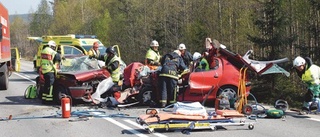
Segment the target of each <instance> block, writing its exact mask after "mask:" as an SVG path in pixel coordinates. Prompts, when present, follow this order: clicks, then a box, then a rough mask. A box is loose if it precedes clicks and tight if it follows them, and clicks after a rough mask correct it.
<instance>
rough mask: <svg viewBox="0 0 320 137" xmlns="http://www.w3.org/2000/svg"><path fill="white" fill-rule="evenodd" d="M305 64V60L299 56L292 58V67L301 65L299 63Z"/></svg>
mask: <svg viewBox="0 0 320 137" xmlns="http://www.w3.org/2000/svg"><path fill="white" fill-rule="evenodd" d="M304 64H306V60H305V59H304V58H302V57H300V56H298V57H296V58H295V59H294V60H293V66H294V67H298V66H301V65H304Z"/></svg>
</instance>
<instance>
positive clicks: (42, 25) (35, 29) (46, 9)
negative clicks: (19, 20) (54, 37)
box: [30, 0, 53, 36]
mask: <svg viewBox="0 0 320 137" xmlns="http://www.w3.org/2000/svg"><path fill="white" fill-rule="evenodd" d="M52 19H53V18H52V12H51V8H50V6H49V4H48V2H47V0H41V2H40V4H39V6H38V9H37V11H36V12H35V13H34V14H33V18H32V21H31V23H30V35H32V36H42V35H48V34H50V25H51V22H52Z"/></svg>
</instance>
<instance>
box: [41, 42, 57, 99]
mask: <svg viewBox="0 0 320 137" xmlns="http://www.w3.org/2000/svg"><path fill="white" fill-rule="evenodd" d="M55 49H56V43H55V42H54V41H53V40H50V41H49V42H48V45H47V46H46V47H45V48H44V49H43V50H42V51H41V66H40V67H41V72H40V74H42V75H43V77H44V81H45V84H44V89H43V90H42V103H44V104H46V103H50V102H53V83H54V80H55V73H56V72H57V64H58V63H59V62H60V61H61V57H60V54H59V53H57V52H56V51H55Z"/></svg>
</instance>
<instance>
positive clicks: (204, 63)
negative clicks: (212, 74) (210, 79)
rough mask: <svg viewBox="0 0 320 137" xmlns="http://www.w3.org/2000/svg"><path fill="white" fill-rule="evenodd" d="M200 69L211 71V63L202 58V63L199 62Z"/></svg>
mask: <svg viewBox="0 0 320 137" xmlns="http://www.w3.org/2000/svg"><path fill="white" fill-rule="evenodd" d="M198 68H199V69H201V70H209V69H210V68H209V63H208V61H207V59H205V58H202V59H201V61H200V62H199V65H198Z"/></svg>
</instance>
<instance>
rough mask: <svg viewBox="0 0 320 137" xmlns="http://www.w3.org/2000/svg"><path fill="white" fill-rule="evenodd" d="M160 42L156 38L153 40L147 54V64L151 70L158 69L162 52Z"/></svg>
mask: <svg viewBox="0 0 320 137" xmlns="http://www.w3.org/2000/svg"><path fill="white" fill-rule="evenodd" d="M158 48H159V43H158V41H156V40H153V41H152V42H151V44H150V48H149V50H148V51H147V53H146V56H145V65H147V66H148V67H149V68H150V70H156V69H157V68H158V67H159V66H160V65H161V64H160V58H161V56H160V53H159V51H158Z"/></svg>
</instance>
